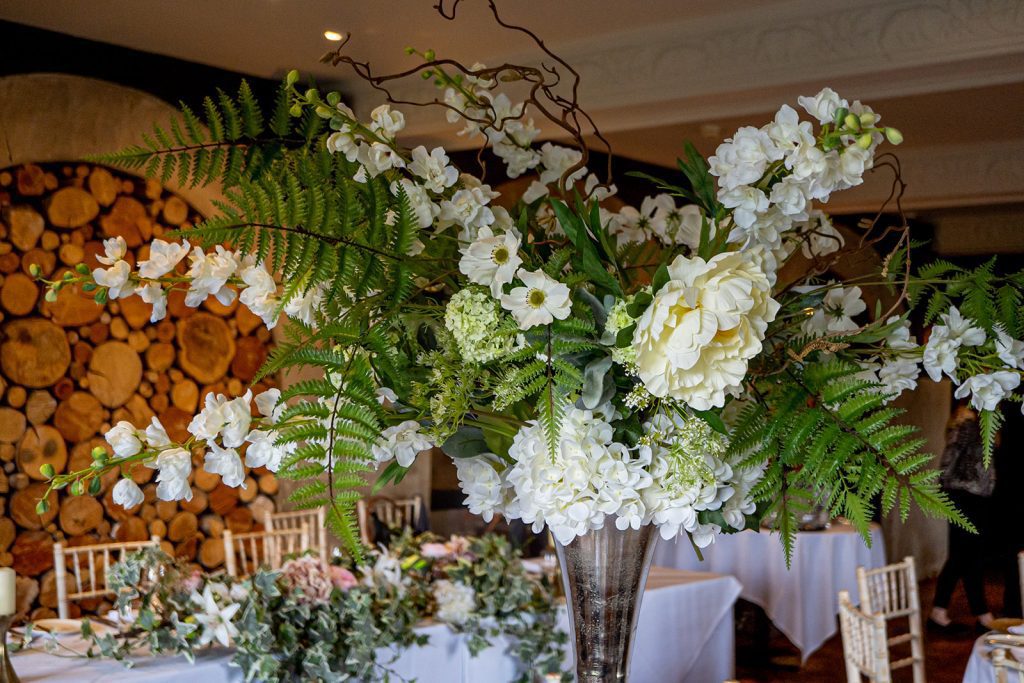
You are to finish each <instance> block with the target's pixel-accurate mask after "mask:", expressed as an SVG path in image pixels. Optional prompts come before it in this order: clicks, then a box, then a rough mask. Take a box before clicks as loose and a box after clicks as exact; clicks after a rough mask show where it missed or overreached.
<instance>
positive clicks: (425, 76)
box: [420, 69, 434, 81]
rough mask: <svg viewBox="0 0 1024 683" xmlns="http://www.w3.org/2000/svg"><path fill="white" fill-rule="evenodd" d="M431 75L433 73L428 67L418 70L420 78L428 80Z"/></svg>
mask: <svg viewBox="0 0 1024 683" xmlns="http://www.w3.org/2000/svg"><path fill="white" fill-rule="evenodd" d="M433 75H434V74H433V73H432V72H431V71H430V69H427V70H426V71H422V72H420V78H422V79H423V80H425V81H426V80H429V79H430V77H431V76H433Z"/></svg>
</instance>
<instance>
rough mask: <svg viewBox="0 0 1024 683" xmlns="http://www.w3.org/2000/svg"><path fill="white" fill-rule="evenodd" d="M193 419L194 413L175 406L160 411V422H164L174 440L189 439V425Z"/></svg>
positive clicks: (168, 433) (168, 434)
mask: <svg viewBox="0 0 1024 683" xmlns="http://www.w3.org/2000/svg"><path fill="white" fill-rule="evenodd" d="M191 421H192V413H186V412H185V411H184V410H179V409H178V408H175V407H174V406H171V407H170V408H168V409H167V410H165V411H163V412H162V413H160V422H161V423H162V424H163V426H164V429H165V430H167V436H169V437H171V440H172V441H178V442H181V441H187V440H188V437H189V433H188V425H189V423H190V422H191Z"/></svg>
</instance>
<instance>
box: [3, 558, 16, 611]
mask: <svg viewBox="0 0 1024 683" xmlns="http://www.w3.org/2000/svg"><path fill="white" fill-rule="evenodd" d="M15 597H16V596H15V588H14V570H13V569H11V568H10V567H0V616H7V615H10V614H14V604H15Z"/></svg>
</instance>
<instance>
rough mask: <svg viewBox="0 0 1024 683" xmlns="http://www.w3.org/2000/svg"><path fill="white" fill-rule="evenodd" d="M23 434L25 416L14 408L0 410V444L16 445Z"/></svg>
mask: <svg viewBox="0 0 1024 683" xmlns="http://www.w3.org/2000/svg"><path fill="white" fill-rule="evenodd" d="M24 434H25V416H24V415H23V414H22V413H21V412H19V411H17V410H15V409H14V408H0V442H3V443H16V442H17V441H18V440H19V439H21V437H22V436H23V435H24Z"/></svg>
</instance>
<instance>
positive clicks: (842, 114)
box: [832, 107, 850, 127]
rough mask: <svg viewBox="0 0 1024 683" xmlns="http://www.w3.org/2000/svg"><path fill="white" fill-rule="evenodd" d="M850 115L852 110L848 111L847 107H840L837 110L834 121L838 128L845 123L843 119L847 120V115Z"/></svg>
mask: <svg viewBox="0 0 1024 683" xmlns="http://www.w3.org/2000/svg"><path fill="white" fill-rule="evenodd" d="M849 113H850V110H849V109H847V108H846V107H839V108H838V109H836V115H835V118H833V119H832V121H833V122H834V123H835V124H836V127H838V126H839V125H840V124H841V123H842V122H843V119H845V118H846V115H847V114H849Z"/></svg>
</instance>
